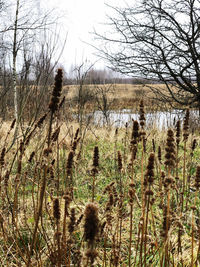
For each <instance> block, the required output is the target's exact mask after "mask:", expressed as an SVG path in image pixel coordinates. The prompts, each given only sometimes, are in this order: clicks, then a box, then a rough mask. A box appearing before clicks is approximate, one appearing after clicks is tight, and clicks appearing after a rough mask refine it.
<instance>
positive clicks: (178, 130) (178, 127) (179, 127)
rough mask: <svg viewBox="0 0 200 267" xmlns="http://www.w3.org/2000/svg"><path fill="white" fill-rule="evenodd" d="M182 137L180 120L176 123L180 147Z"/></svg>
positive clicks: (177, 140) (177, 142)
mask: <svg viewBox="0 0 200 267" xmlns="http://www.w3.org/2000/svg"><path fill="white" fill-rule="evenodd" d="M180 136H181V122H180V120H178V121H177V123H176V145H177V146H178V145H179V143H180Z"/></svg>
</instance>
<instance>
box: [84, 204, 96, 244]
mask: <svg viewBox="0 0 200 267" xmlns="http://www.w3.org/2000/svg"><path fill="white" fill-rule="evenodd" d="M98 232H99V218H98V207H97V206H96V205H95V204H94V203H88V204H87V206H86V209H85V223H84V236H85V240H86V241H88V243H89V245H92V244H93V243H94V241H95V239H96V237H97V235H98Z"/></svg>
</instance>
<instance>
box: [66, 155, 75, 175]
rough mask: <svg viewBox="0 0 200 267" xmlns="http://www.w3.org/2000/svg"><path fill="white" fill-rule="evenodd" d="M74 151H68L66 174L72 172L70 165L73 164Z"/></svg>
mask: <svg viewBox="0 0 200 267" xmlns="http://www.w3.org/2000/svg"><path fill="white" fill-rule="evenodd" d="M73 158H74V152H73V151H70V152H69V155H68V159H67V175H68V176H70V175H71V174H72V165H73Z"/></svg>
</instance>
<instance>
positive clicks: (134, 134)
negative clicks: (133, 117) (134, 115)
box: [131, 121, 140, 146]
mask: <svg viewBox="0 0 200 267" xmlns="http://www.w3.org/2000/svg"><path fill="white" fill-rule="evenodd" d="M139 136H140V134H139V123H138V122H137V121H133V128H132V134H131V145H132V146H133V145H136V144H137V142H138V138H139Z"/></svg>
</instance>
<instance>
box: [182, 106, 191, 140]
mask: <svg viewBox="0 0 200 267" xmlns="http://www.w3.org/2000/svg"><path fill="white" fill-rule="evenodd" d="M189 117H190V113H189V109H186V114H185V118H184V121H183V140H184V141H187V139H188V136H189V133H188V130H189Z"/></svg>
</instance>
